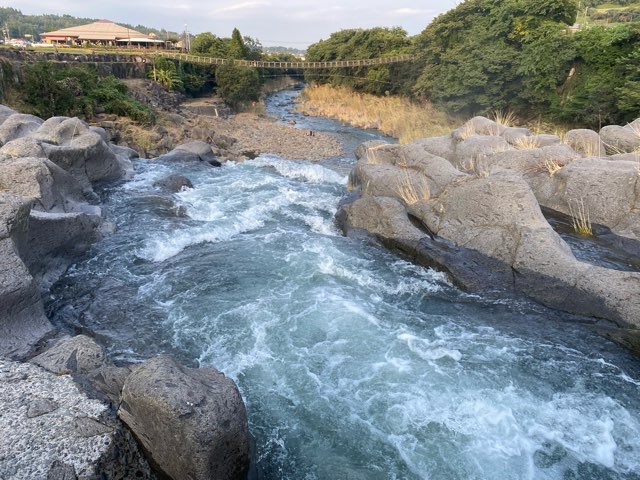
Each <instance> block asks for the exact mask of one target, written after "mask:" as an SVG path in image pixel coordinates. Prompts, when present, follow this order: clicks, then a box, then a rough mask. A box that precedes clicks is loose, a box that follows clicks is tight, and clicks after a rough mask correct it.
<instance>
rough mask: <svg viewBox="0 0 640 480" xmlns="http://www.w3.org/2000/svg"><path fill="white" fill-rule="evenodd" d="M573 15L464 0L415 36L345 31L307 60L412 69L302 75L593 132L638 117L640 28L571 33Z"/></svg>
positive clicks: (545, 1)
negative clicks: (400, 59) (385, 61)
mask: <svg viewBox="0 0 640 480" xmlns="http://www.w3.org/2000/svg"><path fill="white" fill-rule="evenodd" d="M619 3H622V4H624V3H626V2H624V0H620V2H619ZM577 11H578V3H577V1H574V0H467V1H465V2H463V3H461V4H459V5H458V6H457V7H456V8H454V9H453V10H450V11H449V12H447V13H445V14H443V15H440V16H439V17H438V18H437V19H435V20H434V21H433V22H432V23H431V24H430V25H429V26H427V28H425V30H424V31H423V32H422V33H421V34H420V35H418V36H417V37H413V38H410V37H408V36H407V34H406V32H404V31H403V30H401V29H398V28H395V29H386V28H374V29H369V30H344V31H341V32H337V33H334V34H333V35H331V37H330V38H329V39H328V40H325V41H320V42H318V43H316V44H314V45H311V46H310V47H309V49H308V53H307V59H308V60H309V61H321V60H339V59H346V58H372V57H377V56H385V55H395V54H398V53H414V54H415V55H417V58H418V60H417V61H415V62H412V63H409V64H397V65H389V66H380V67H375V68H369V69H350V70H345V69H334V70H325V71H320V72H317V71H316V72H309V73H308V74H307V75H306V76H307V78H308V79H309V80H312V81H316V82H321V83H330V84H332V85H345V86H349V87H351V88H353V89H354V90H357V91H361V92H368V93H373V94H401V95H405V96H408V97H412V98H426V99H429V100H431V101H432V102H434V103H436V104H437V105H439V106H441V107H443V108H444V109H446V110H447V111H450V112H453V113H460V114H464V115H472V114H488V113H490V112H493V111H497V110H511V111H513V112H515V113H517V114H519V115H521V116H523V117H525V118H526V117H532V116H536V117H543V118H547V119H549V120H555V121H565V122H570V123H572V124H575V125H583V126H591V127H597V126H599V125H601V124H606V123H624V122H626V121H630V120H633V119H635V118H638V117H639V116H640V22H631V23H626V24H619V25H615V26H610V27H603V26H600V27H590V28H588V29H585V30H581V31H578V32H572V31H571V30H570V29H569V26H570V25H573V23H574V22H575V19H576V15H577Z"/></svg>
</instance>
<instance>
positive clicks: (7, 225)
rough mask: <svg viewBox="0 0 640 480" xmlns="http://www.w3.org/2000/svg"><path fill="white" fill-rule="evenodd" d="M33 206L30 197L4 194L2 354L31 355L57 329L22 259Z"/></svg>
mask: <svg viewBox="0 0 640 480" xmlns="http://www.w3.org/2000/svg"><path fill="white" fill-rule="evenodd" d="M30 208H31V201H30V200H29V199H25V198H21V197H16V196H14V195H9V194H3V193H0V356H6V357H23V356H25V355H27V354H28V353H29V352H30V351H31V350H32V349H33V348H34V346H35V345H36V343H37V342H38V341H39V340H40V339H41V338H42V337H44V336H45V335H47V334H49V333H51V331H52V329H53V327H52V325H51V324H50V323H49V321H48V320H47V318H46V317H45V315H44V310H43V307H42V301H41V300H40V290H39V285H38V284H37V282H36V281H35V279H34V278H33V277H32V276H31V274H30V273H29V270H28V268H27V266H26V265H25V263H24V262H23V260H22V258H21V254H23V255H26V253H27V245H26V238H27V233H28V222H29V210H30Z"/></svg>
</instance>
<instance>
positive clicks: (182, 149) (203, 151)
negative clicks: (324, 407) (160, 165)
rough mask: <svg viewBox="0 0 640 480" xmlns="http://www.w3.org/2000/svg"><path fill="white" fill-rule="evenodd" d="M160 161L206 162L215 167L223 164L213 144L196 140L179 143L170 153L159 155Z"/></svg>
mask: <svg viewBox="0 0 640 480" xmlns="http://www.w3.org/2000/svg"><path fill="white" fill-rule="evenodd" d="M158 160H159V161H165V162H185V163H190V162H206V163H208V164H210V165H212V166H214V167H220V166H222V163H220V161H218V159H217V157H216V156H215V154H214V153H213V149H212V148H211V145H210V144H208V143H207V142H203V141H200V140H195V141H193V142H189V143H185V144H182V145H178V146H177V147H176V148H174V149H173V150H171V151H170V152H169V153H167V154H165V155H162V156H160V157H158Z"/></svg>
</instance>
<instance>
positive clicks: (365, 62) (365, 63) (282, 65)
mask: <svg viewBox="0 0 640 480" xmlns="http://www.w3.org/2000/svg"><path fill="white" fill-rule="evenodd" d="M148 56H152V57H156V56H161V57H165V58H171V59H174V60H180V61H183V62H188V63H197V64H201V65H237V66H241V67H254V68H274V69H282V70H289V69H302V70H313V69H316V70H317V69H323V68H345V67H369V66H373V65H389V64H392V63H400V62H409V61H411V60H413V59H414V58H415V56H414V55H394V56H391V57H380V58H365V59H357V60H333V61H329V62H267V61H262V60H236V59H230V58H215V57H205V56H199V55H191V54H188V53H173V52H157V53H152V54H148Z"/></svg>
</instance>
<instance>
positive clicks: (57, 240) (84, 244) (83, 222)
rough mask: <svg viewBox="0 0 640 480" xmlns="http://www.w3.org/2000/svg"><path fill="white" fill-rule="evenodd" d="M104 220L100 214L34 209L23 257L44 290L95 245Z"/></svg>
mask: <svg viewBox="0 0 640 480" xmlns="http://www.w3.org/2000/svg"><path fill="white" fill-rule="evenodd" d="M101 224H102V217H101V216H100V215H98V214H91V213H78V212H73V213H47V212H40V211H37V210H33V211H32V212H31V215H30V217H29V231H28V238H27V244H28V251H26V252H25V253H24V254H23V259H24V262H25V263H26V264H27V266H28V267H29V271H30V272H31V274H32V275H33V276H34V277H36V279H37V280H38V281H39V282H40V287H41V289H42V290H43V291H46V290H47V289H48V288H49V287H50V286H51V285H52V284H53V283H54V282H55V281H57V280H58V278H59V277H60V276H61V275H62V274H63V273H64V272H65V271H66V269H67V268H68V266H69V265H70V264H71V263H72V262H73V261H74V260H76V259H77V258H78V257H80V256H81V255H84V254H85V253H86V252H87V250H89V248H91V245H93V243H95V241H96V240H97V239H98V238H99V236H100V230H99V227H100V225H101Z"/></svg>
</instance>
